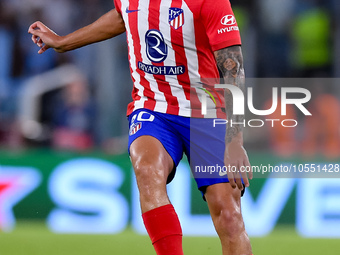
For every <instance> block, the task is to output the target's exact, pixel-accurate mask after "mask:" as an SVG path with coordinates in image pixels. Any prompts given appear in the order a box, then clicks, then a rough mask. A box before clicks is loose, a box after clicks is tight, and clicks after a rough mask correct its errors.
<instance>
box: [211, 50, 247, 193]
mask: <svg viewBox="0 0 340 255" xmlns="http://www.w3.org/2000/svg"><path fill="white" fill-rule="evenodd" d="M214 54H215V59H216V63H217V67H218V69H219V70H220V72H221V73H222V75H223V79H224V82H225V84H231V85H234V86H237V87H239V88H240V89H241V90H242V91H243V92H244V91H245V73H244V67H243V56H242V50H241V46H231V47H227V48H223V49H220V50H217V51H215V52H214ZM225 105H226V113H227V120H228V125H227V130H226V137H225V141H226V148H225V153H224V163H225V164H226V166H228V165H230V166H231V167H236V169H238V172H232V171H230V172H228V173H227V174H228V179H229V182H230V184H231V186H232V187H233V188H236V187H238V188H239V189H241V190H242V189H243V185H242V181H241V178H240V177H242V179H243V181H244V184H245V186H246V187H248V186H249V180H248V175H249V179H251V178H252V172H249V173H248V175H247V173H246V172H245V171H243V172H240V169H241V167H242V166H243V167H247V166H249V167H250V163H249V159H248V155H247V152H246V150H245V149H244V147H243V124H235V123H243V121H244V116H243V115H234V114H233V97H232V94H231V92H230V91H229V90H228V89H226V90H225ZM231 123H233V124H232V125H231Z"/></svg>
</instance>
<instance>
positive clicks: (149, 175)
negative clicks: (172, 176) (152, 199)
mask: <svg viewBox="0 0 340 255" xmlns="http://www.w3.org/2000/svg"><path fill="white" fill-rule="evenodd" d="M133 168H134V172H135V175H136V179H137V184H138V188H139V191H140V193H150V192H151V193H152V192H153V190H155V189H158V188H163V187H165V186H166V180H167V177H168V174H169V169H168V167H167V166H166V164H162V162H161V161H160V160H157V159H155V160H148V159H145V158H142V157H141V158H139V159H137V160H135V161H134V164H133Z"/></svg>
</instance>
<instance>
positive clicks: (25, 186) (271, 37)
mask: <svg viewBox="0 0 340 255" xmlns="http://www.w3.org/2000/svg"><path fill="white" fill-rule="evenodd" d="M231 3H232V5H233V8H234V12H235V15H236V17H237V19H238V23H239V26H240V30H241V33H242V40H243V51H244V58H245V68H246V73H247V77H249V78H250V79H249V80H248V85H249V86H252V87H253V88H254V91H255V92H254V93H255V95H256V101H255V105H256V106H257V107H258V108H261V107H263V109H268V105H270V103H271V101H270V98H271V97H270V96H271V93H270V92H271V87H272V86H276V87H280V86H283V85H282V84H287V82H288V83H289V82H290V81H294V82H301V84H304V85H303V86H304V87H306V88H308V89H309V90H310V91H311V92H312V100H311V101H310V102H309V104H308V105H307V108H308V109H309V110H310V111H311V112H312V114H313V116H312V117H310V118H304V117H303V116H301V112H299V111H298V110H297V109H296V108H289V109H288V110H287V117H286V119H297V120H299V125H298V126H297V127H295V128H290V129H287V128H283V127H282V125H277V126H275V127H274V128H268V127H267V126H268V125H267V126H264V127H261V128H248V129H247V131H246V138H245V140H246V141H245V142H246V148H247V149H248V154H249V157H250V160H251V163H252V165H261V164H262V165H268V164H271V165H273V166H275V165H281V164H291V163H293V164H296V166H299V164H318V165H319V166H321V167H325V166H326V168H328V169H330V168H331V166H332V167H333V175H332V178H265V177H268V175H263V176H262V178H256V179H254V180H253V181H252V185H251V187H250V188H249V189H248V190H247V192H246V195H245V197H244V199H243V201H242V202H243V212H244V218H245V222H246V227H247V230H248V232H249V234H250V236H251V238H252V245H253V248H254V254H261V255H266V254H277V255H280V254H315V255H316V254H321V253H322V254H325V255H328V254H329V255H333V254H339V251H340V240H339V239H340V179H338V178H334V177H339V176H340V174H339V171H338V170H339V168H338V166H339V165H337V164H340V162H339V159H340V129H339V126H340V101H339V100H340V86H339V80H338V77H339V76H340V58H339V56H340V15H339V13H340V5H339V3H338V1H336V0H322V1H321V0H320V1H317V0H258V1H250V0H238V1H237V0H231ZM112 6H113V3H112V1H108V0H82V1H81V0H53V1H52V0H26V1H22V0H0V255H21V254H25V255H26V254H32V255H40V254H44V255H46V254H49V255H53V254H58V255H59V254H63V255H67V254H82V255H86V254H102V255H104V254H141V255H142V254H154V252H153V249H152V246H151V244H150V242H149V240H148V237H147V236H145V230H144V228H143V225H142V222H141V219H140V211H139V206H138V194H137V190H136V184H135V180H134V177H133V174H132V170H131V165H130V162H129V158H128V155H127V153H126V144H127V131H128V123H127V120H126V116H125V111H126V105H127V104H128V103H129V102H130V93H131V89H132V82H131V79H130V75H129V68H128V60H127V46H126V43H125V35H121V36H119V37H118V38H115V39H113V40H110V41H106V42H102V43H99V44H96V45H91V46H88V47H85V48H82V49H79V50H76V51H74V52H70V53H65V54H57V53H55V52H54V51H52V50H50V51H48V52H46V53H45V54H43V55H38V54H37V48H36V46H35V45H33V43H31V41H30V40H31V39H30V36H29V35H28V34H27V29H28V26H29V24H31V23H32V22H33V21H36V20H41V21H43V22H44V23H45V24H46V25H48V26H49V27H51V28H53V29H54V31H55V32H57V33H58V34H61V35H63V34H67V33H69V32H71V31H73V30H75V29H77V28H80V27H82V26H84V25H87V24H89V23H90V22H92V21H94V20H95V19H96V18H98V17H99V16H100V15H102V14H103V13H105V12H106V11H108V10H110V9H111V8H112ZM252 78H256V79H252ZM291 78H303V79H302V80H299V79H295V80H290V79H291ZM280 84H281V85H280ZM301 86H302V85H301ZM268 91H269V93H268ZM275 114H276V113H275ZM275 114H273V115H272V116H271V118H280V117H282V116H279V115H280V114H279V113H278V114H277V115H275ZM248 117H249V118H251V116H250V115H249V116H248ZM257 119H258V117H257ZM303 166H306V165H303ZM310 166H311V165H309V167H310ZM286 177H287V176H286ZM300 177H301V176H300ZM323 177H327V175H326V174H325V175H323ZM189 184H190V185H189ZM169 193H170V196H171V200H172V202H173V204H174V206H175V207H176V209H177V211H178V213H179V217H180V220H181V222H182V225H183V231H184V234H185V239H184V249H185V254H187V255H190V254H195V255H196V254H206V253H207V252H209V253H210V254H220V245H219V241H218V238H217V237H216V236H215V234H214V230H213V227H212V223H211V221H210V219H209V215H208V210H207V207H206V205H205V203H204V202H203V201H202V199H201V198H200V194H199V192H197V191H196V189H195V184H194V182H193V180H192V179H191V178H190V173H189V170H188V166H187V163H186V162H185V161H184V162H183V163H181V165H180V167H179V170H178V171H177V177H176V178H175V181H174V182H173V183H172V184H171V185H169Z"/></svg>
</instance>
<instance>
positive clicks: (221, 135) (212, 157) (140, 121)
mask: <svg viewBox="0 0 340 255" xmlns="http://www.w3.org/2000/svg"><path fill="white" fill-rule="evenodd" d="M215 122H216V120H215ZM215 122H214V119H202V118H189V117H182V116H177V115H170V114H165V113H159V112H154V111H151V110H148V109H138V110H136V111H134V112H133V113H132V114H131V115H130V116H129V124H130V129H129V145H128V148H130V145H131V143H132V142H133V141H134V140H135V139H136V138H138V137H140V136H143V135H149V136H153V137H155V138H156V139H158V140H159V141H160V142H161V143H162V145H163V146H164V148H165V149H166V151H167V152H168V153H169V155H170V156H171V158H172V159H173V161H174V165H175V169H174V171H172V173H171V174H170V176H169V178H168V183H169V182H171V180H172V179H173V177H174V175H175V172H176V171H175V170H176V167H177V165H178V164H179V162H180V160H181V159H182V157H183V153H185V154H186V155H187V158H188V160H189V163H190V168H191V172H192V174H193V176H194V178H195V180H196V183H197V186H198V189H199V190H200V191H202V193H203V195H204V193H205V190H206V187H207V186H209V185H212V184H216V183H223V182H229V180H228V178H227V176H226V175H223V176H220V172H219V170H221V167H223V166H224V162H223V158H224V150H225V140H224V139H225V131H226V124H225V123H224V124H222V122H223V121H220V122H219V124H216V123H215ZM219 168H220V169H219Z"/></svg>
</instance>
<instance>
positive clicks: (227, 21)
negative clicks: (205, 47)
mask: <svg viewBox="0 0 340 255" xmlns="http://www.w3.org/2000/svg"><path fill="white" fill-rule="evenodd" d="M201 18H202V22H203V25H204V26H205V29H206V33H207V36H208V38H209V43H210V46H211V48H212V50H213V51H216V50H219V49H223V48H226V47H230V46H234V45H241V37H240V32H239V28H238V25H237V22H236V19H235V16H234V13H233V11H232V9H231V4H230V2H229V0H203V3H202V7H201Z"/></svg>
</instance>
